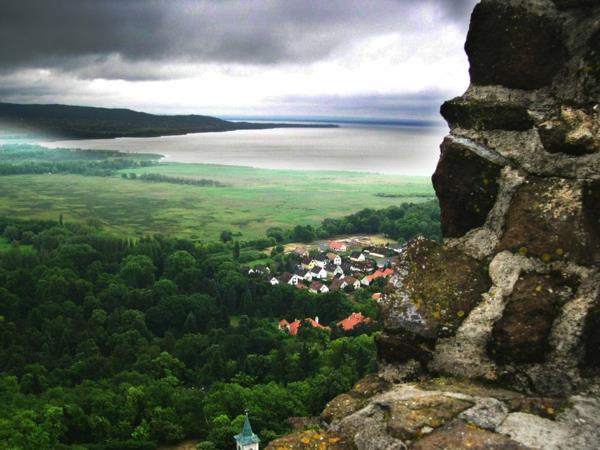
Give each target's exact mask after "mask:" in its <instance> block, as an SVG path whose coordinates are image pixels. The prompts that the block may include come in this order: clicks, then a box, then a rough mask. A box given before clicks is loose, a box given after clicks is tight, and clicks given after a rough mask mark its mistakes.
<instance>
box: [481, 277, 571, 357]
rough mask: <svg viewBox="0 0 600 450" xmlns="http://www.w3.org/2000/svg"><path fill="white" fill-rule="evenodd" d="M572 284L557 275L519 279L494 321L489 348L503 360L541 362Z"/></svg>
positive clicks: (494, 355) (492, 354) (569, 295)
mask: <svg viewBox="0 0 600 450" xmlns="http://www.w3.org/2000/svg"><path fill="white" fill-rule="evenodd" d="M572 293H573V292H572V288H571V287H570V286H568V285H567V284H566V283H565V281H564V280H563V279H562V278H560V277H559V276H558V275H527V276H525V277H523V278H521V279H519V280H518V281H517V283H516V284H515V287H514V289H513V292H512V294H511V295H510V297H509V298H508V302H507V304H506V307H505V309H504V314H503V316H502V318H501V319H500V320H499V321H498V322H496V323H495V324H494V327H493V329H492V336H491V340H490V342H489V345H488V351H489V353H490V355H491V356H492V358H494V359H495V360H496V361H498V362H499V363H502V364H506V363H534V362H542V361H543V360H544V357H545V355H546V353H547V351H548V348H549V343H548V337H549V336H550V331H551V330H552V324H553V322H554V319H555V318H556V316H557V315H558V313H559V311H560V307H561V306H562V304H564V303H565V302H566V301H567V300H568V299H569V298H570V297H571V296H572Z"/></svg>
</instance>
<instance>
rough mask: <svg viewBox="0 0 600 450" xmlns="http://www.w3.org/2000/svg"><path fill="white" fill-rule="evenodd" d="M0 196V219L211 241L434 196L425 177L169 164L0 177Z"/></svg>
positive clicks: (251, 235)
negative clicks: (204, 182) (108, 173)
mask: <svg viewBox="0 0 600 450" xmlns="http://www.w3.org/2000/svg"><path fill="white" fill-rule="evenodd" d="M130 173H135V174H136V175H137V176H139V175H141V174H143V173H151V174H160V175H164V176H166V177H173V178H189V179H197V180H201V179H210V180H215V181H218V182H219V183H222V184H224V185H225V186H221V187H212V186H210V187H206V186H195V185H186V184H175V183H171V182H148V181H142V180H139V179H129V178H127V179H125V178H123V176H124V175H129V174H130ZM0 193H1V194H0V216H8V217H14V218H23V219H26V218H36V219H51V220H54V219H56V220H57V219H58V217H59V215H60V214H63V217H64V220H65V221H76V222H88V221H93V222H95V223H100V224H102V225H103V227H104V228H106V229H107V230H110V231H115V232H118V233H120V234H122V235H126V236H130V237H135V236H140V235H144V234H153V233H164V234H170V235H177V236H181V237H188V238H192V239H206V238H210V239H215V238H218V236H219V234H220V232H221V231H222V230H224V229H228V230H231V231H233V232H234V233H241V236H242V239H252V238H257V237H263V236H264V234H265V230H266V229H267V228H269V227H283V228H292V227H293V226H295V225H297V224H311V225H317V224H319V223H320V222H321V221H322V220H323V219H324V218H326V217H341V216H344V215H348V214H350V213H353V212H356V211H358V210H360V209H363V208H385V207H388V206H392V205H398V204H400V203H404V202H419V201H425V200H429V199H431V198H432V197H433V196H434V194H433V188H432V186H431V181H430V179H429V177H406V176H393V175H379V174H370V173H357V172H335V171H293V170H267V169H255V168H249V167H236V166H216V165H203V164H172V163H171V164H160V165H157V166H150V167H141V168H136V169H126V170H123V171H122V174H117V175H116V176H112V177H96V176H82V175H71V174H68V175H67V174H65V175H57V174H53V175H49V174H41V175H7V176H1V177H0Z"/></svg>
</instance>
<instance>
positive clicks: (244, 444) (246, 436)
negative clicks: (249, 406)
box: [233, 411, 260, 450]
mask: <svg viewBox="0 0 600 450" xmlns="http://www.w3.org/2000/svg"><path fill="white" fill-rule="evenodd" d="M233 438H234V439H235V443H236V450H258V444H259V442H260V439H259V438H258V436H257V435H256V434H254V432H253V431H252V425H250V418H249V417H248V412H247V411H246V418H245V419H244V428H243V429H242V432H241V433H240V434H236V435H235V436H234V437H233Z"/></svg>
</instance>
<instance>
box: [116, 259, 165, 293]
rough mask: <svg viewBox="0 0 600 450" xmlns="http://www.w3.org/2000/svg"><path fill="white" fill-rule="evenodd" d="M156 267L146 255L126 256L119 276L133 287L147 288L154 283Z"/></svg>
mask: <svg viewBox="0 0 600 450" xmlns="http://www.w3.org/2000/svg"><path fill="white" fill-rule="evenodd" d="M155 271H156V267H154V264H153V263H152V260H151V259H150V258H149V257H148V256H145V255H130V256H128V257H127V258H125V261H124V262H123V265H122V267H121V271H120V272H119V276H120V277H121V279H122V280H123V281H124V282H125V283H126V284H127V285H128V286H129V287H132V288H147V287H151V286H152V285H153V284H154V272H155Z"/></svg>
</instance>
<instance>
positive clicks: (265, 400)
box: [0, 220, 381, 450]
mask: <svg viewBox="0 0 600 450" xmlns="http://www.w3.org/2000/svg"><path fill="white" fill-rule="evenodd" d="M0 235H1V236H2V239H1V240H0V286H1V287H0V403H1V404H2V408H1V409H0V448H1V449H34V448H35V449H37V450H43V449H66V448H71V449H84V448H86V449H117V448H118V449H153V448H155V447H156V445H157V444H159V443H170V442H178V441H180V440H182V439H184V438H197V439H199V440H202V441H206V442H205V444H203V445H204V448H217V449H228V448H230V447H231V436H232V435H233V434H234V432H238V431H239V429H240V426H241V423H240V420H241V415H242V414H243V412H244V410H245V409H246V408H248V409H249V410H250V411H251V414H252V420H253V424H254V426H255V428H256V430H260V436H261V438H262V439H263V442H267V441H269V440H270V439H272V438H273V437H275V436H277V435H280V434H282V433H284V432H286V431H288V430H289V425H288V423H287V421H286V419H287V418H288V417H291V416H309V415H315V414H317V413H319V411H320V410H321V409H322V407H323V406H324V405H325V403H326V402H327V401H328V400H329V399H331V398H333V397H334V396H335V395H337V394H339V393H340V392H343V391H345V390H347V389H349V388H350V386H351V385H352V384H353V383H354V382H355V381H356V380H358V378H359V377H361V376H362V375H364V374H366V373H368V372H370V371H373V370H374V369H375V350H374V345H373V338H372V334H371V332H372V331H373V328H371V329H367V328H363V329H362V330H361V329H359V330H358V331H356V330H355V331H354V332H353V335H352V336H350V335H343V334H342V333H341V332H340V331H339V330H338V329H337V328H336V325H335V322H336V321H337V320H339V319H341V318H343V317H345V316H346V315H348V314H349V313H351V312H352V311H362V312H363V313H364V314H367V315H370V316H371V317H372V318H373V319H376V314H377V313H376V307H375V304H374V301H373V300H371V298H370V291H369V290H363V292H361V294H360V295H356V296H353V297H350V296H347V295H346V294H344V293H339V292H338V293H332V294H326V295H320V296H318V297H317V296H316V295H313V294H310V293H308V292H307V291H301V290H298V289H294V288H293V287H291V286H287V285H286V286H275V287H272V286H270V285H269V284H268V283H266V282H265V280H263V279H261V278H253V277H252V276H249V275H247V274H246V273H247V271H246V270H242V266H241V265H240V263H239V261H237V260H236V259H235V258H234V252H233V251H232V248H233V246H232V245H231V244H227V245H226V244H222V243H213V244H198V243H192V242H191V241H187V240H176V239H169V238H165V237H162V236H154V237H149V238H144V239H141V240H138V241H136V242H131V241H127V240H123V239H119V238H115V237H111V236H109V235H106V234H104V233H103V232H102V231H101V230H98V229H96V228H91V227H87V226H81V225H73V224H62V223H56V222H14V221H6V220H4V221H2V222H1V223H0ZM293 258H294V256H293V255H285V256H284V255H282V256H281V257H280V258H278V261H279V262H278V264H284V265H285V264H290V265H291V264H293V263H294V261H293V260H291V259H293ZM380 288H381V287H380V286H376V285H375V286H373V287H371V288H369V289H371V290H372V291H375V290H377V289H380ZM315 316H319V317H320V320H321V323H323V324H329V325H330V326H331V327H332V331H331V333H328V332H326V331H322V330H318V329H312V328H311V327H309V326H306V327H302V328H301V329H300V333H299V334H298V336H290V335H288V334H286V333H283V332H281V331H280V330H279V329H278V327H277V321H278V320H279V319H281V318H286V319H288V320H293V319H295V318H308V317H315Z"/></svg>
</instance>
